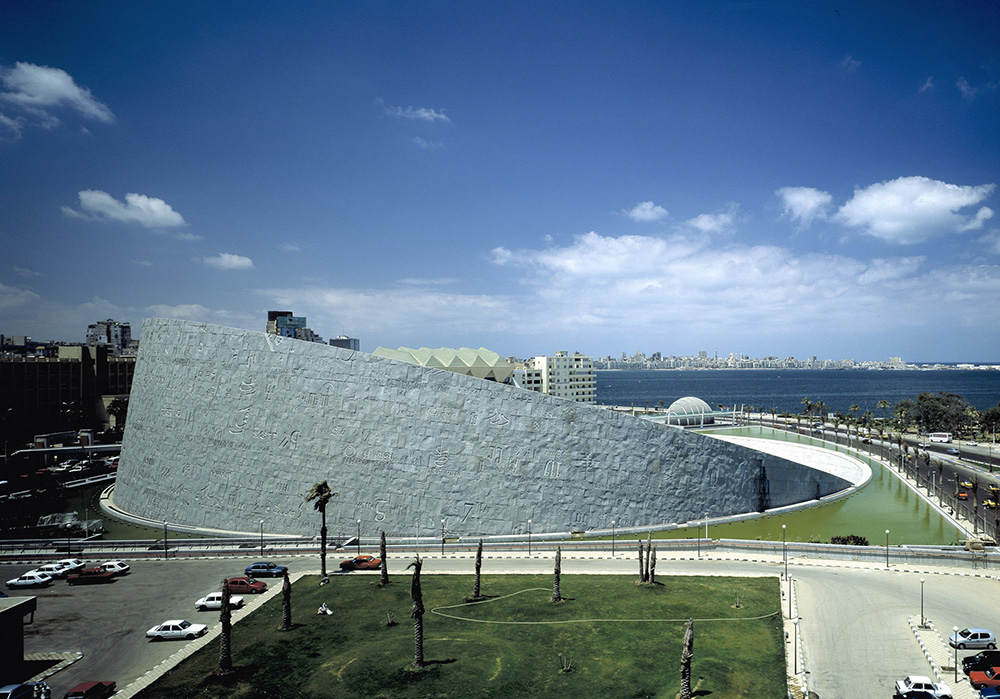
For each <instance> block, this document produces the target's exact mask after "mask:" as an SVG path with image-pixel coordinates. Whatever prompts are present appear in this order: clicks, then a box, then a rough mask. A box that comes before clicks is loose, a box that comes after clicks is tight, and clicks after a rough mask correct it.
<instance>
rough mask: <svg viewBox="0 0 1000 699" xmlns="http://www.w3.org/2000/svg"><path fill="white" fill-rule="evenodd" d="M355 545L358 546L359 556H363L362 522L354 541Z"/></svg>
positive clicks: (359, 524) (359, 521) (359, 523)
mask: <svg viewBox="0 0 1000 699" xmlns="http://www.w3.org/2000/svg"><path fill="white" fill-rule="evenodd" d="M354 543H355V544H357V545H358V555H359V556H360V555H361V520H360V519H359V520H358V535H357V537H355V539H354Z"/></svg>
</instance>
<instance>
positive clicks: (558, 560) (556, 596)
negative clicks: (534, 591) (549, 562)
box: [549, 546, 562, 602]
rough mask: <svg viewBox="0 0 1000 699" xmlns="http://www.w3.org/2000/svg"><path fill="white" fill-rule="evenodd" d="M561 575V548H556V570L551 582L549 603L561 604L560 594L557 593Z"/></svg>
mask: <svg viewBox="0 0 1000 699" xmlns="http://www.w3.org/2000/svg"><path fill="white" fill-rule="evenodd" d="M561 573H562V548H561V547H559V546H556V570H555V574H554V575H553V581H552V598H551V599H550V600H549V602H562V593H561V592H560V591H559V575H560V574H561Z"/></svg>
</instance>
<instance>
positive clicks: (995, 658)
mask: <svg viewBox="0 0 1000 699" xmlns="http://www.w3.org/2000/svg"><path fill="white" fill-rule="evenodd" d="M998 665H1000V650H984V651H981V652H979V653H976V654H975V655H970V656H968V657H966V658H962V672H964V673H965V674H966V675H968V674H969V673H970V672H972V671H973V670H987V669H989V668H991V667H997V666H998Z"/></svg>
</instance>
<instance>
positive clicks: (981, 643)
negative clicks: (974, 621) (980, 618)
mask: <svg viewBox="0 0 1000 699" xmlns="http://www.w3.org/2000/svg"><path fill="white" fill-rule="evenodd" d="M948 645H949V646H951V647H952V648H958V649H959V650H965V649H966V648H988V649H990V650H995V649H996V647H997V638H996V636H994V635H993V632H992V631H990V630H989V629H976V628H973V629H962V630H961V631H959V632H958V633H953V634H952V635H951V636H948Z"/></svg>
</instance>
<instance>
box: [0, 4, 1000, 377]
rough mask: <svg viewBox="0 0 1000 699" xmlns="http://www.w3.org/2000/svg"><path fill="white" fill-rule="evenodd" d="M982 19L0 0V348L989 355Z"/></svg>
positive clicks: (995, 324) (863, 8) (987, 63)
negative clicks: (297, 325) (129, 327)
mask: <svg viewBox="0 0 1000 699" xmlns="http://www.w3.org/2000/svg"><path fill="white" fill-rule="evenodd" d="M998 37H1000V3H997V2H992V1H991V2H976V1H971V2H962V3H942V2H857V3H855V2H836V3H824V2H809V3H801V2H795V3H791V2H789V3H769V2H731V3H712V2H666V3H664V2H627V3H596V2H543V3H537V2H531V3H519V2H510V3H485V2H473V1H463V2H454V3H450V2H435V3H415V2H406V3H403V2H378V1H374V2H372V1H368V2H315V3H309V2H298V3H264V2H211V3H194V2H171V3H135V2H87V1H86V0H83V1H80V2H73V3H65V2H46V1H44V0H41V1H31V2H20V1H11V0H7V1H6V2H4V3H2V4H0V333H2V334H6V335H30V336H32V337H34V338H35V339H56V340H70V341H82V340H83V339H84V336H85V332H86V326H87V325H88V324H89V323H93V322H95V321H97V320H101V319H104V318H114V319H116V320H120V321H129V322H131V323H132V324H133V326H134V327H136V328H138V327H139V326H140V325H141V322H142V320H143V318H147V317H178V318H187V319H191V320H197V321H205V322H210V323H217V324H221V325H227V326H232V327H240V328H248V329H255V330H263V329H264V325H265V320H266V312H267V310H269V309H275V310H293V311H295V313H296V314H297V315H305V316H307V318H308V320H309V325H310V327H312V328H313V329H314V330H315V331H316V332H318V333H320V334H321V335H323V336H324V337H333V336H336V335H340V334H347V335H350V336H353V337H358V338H360V339H361V348H362V350H365V351H371V350H373V349H375V348H376V347H377V346H380V345H384V346H388V347H397V346H411V347H419V346H430V347H440V346H471V347H479V346H485V347H488V348H490V349H492V350H494V351H496V352H499V353H500V354H502V355H517V356H522V357H527V356H531V355H535V354H551V353H554V352H555V351H557V350H563V349H565V350H569V351H574V350H575V351H580V352H584V353H587V354H590V355H593V356H603V355H606V354H611V355H618V354H620V353H621V352H627V353H628V354H632V353H633V352H636V351H642V352H645V353H647V354H650V353H652V352H656V351H659V352H662V353H663V354H666V355H670V354H675V355H690V354H696V353H697V352H698V351H700V350H706V351H708V352H709V353H713V352H715V351H718V352H719V354H720V355H726V354H728V353H730V352H737V353H741V354H747V355H751V356H765V355H777V356H779V357H785V356H789V355H794V356H797V357H806V356H812V355H818V356H820V357H824V358H834V359H840V358H847V357H853V358H856V359H886V358H888V357H890V356H902V357H903V358H904V359H906V360H910V361H981V362H1000V217H997V216H995V215H994V212H995V211H996V210H997V208H998V206H1000V194H998V192H997V182H998V181H1000V127H998V124H1000V108H998V107H1000V94H998V93H1000V89H998V88H1000V38H998Z"/></svg>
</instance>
